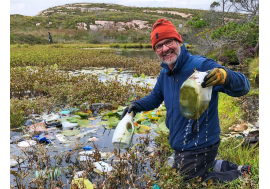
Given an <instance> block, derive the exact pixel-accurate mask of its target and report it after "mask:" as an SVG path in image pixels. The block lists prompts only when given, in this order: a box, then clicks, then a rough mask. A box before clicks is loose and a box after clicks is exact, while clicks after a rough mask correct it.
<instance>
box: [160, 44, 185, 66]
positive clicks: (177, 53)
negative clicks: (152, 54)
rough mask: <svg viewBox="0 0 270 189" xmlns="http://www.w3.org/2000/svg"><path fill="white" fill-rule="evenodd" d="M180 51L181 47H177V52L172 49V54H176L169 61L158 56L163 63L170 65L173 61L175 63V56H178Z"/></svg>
mask: <svg viewBox="0 0 270 189" xmlns="http://www.w3.org/2000/svg"><path fill="white" fill-rule="evenodd" d="M180 52H181V48H179V52H176V51H174V54H175V55H176V56H175V58H174V59H172V60H171V59H170V60H169V61H165V60H164V59H163V58H161V57H158V58H159V60H161V61H162V62H164V63H165V64H167V65H168V66H171V65H174V64H175V63H176V60H177V58H178V57H179V55H180Z"/></svg>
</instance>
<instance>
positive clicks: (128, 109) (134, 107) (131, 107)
mask: <svg viewBox="0 0 270 189" xmlns="http://www.w3.org/2000/svg"><path fill="white" fill-rule="evenodd" d="M132 111H133V117H135V115H136V113H138V112H140V111H141V110H140V108H139V106H138V105H137V104H135V103H131V104H130V105H129V106H128V107H126V108H125V109H124V111H123V113H122V116H121V119H123V117H125V115H126V113H127V112H128V113H131V112H132Z"/></svg>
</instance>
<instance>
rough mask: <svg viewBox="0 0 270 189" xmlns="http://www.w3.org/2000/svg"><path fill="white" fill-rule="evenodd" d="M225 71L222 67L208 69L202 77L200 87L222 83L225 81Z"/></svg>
mask: <svg viewBox="0 0 270 189" xmlns="http://www.w3.org/2000/svg"><path fill="white" fill-rule="evenodd" d="M226 77H227V72H226V71H225V70H224V69H222V68H214V69H212V70H210V71H208V74H207V75H206V76H205V77H204V79H203V82H202V84H201V85H202V87H203V88H205V87H209V86H214V85H222V84H224V83H225V80H226Z"/></svg>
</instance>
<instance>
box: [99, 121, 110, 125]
mask: <svg viewBox="0 0 270 189" xmlns="http://www.w3.org/2000/svg"><path fill="white" fill-rule="evenodd" d="M97 125H102V126H104V125H109V121H99V122H97Z"/></svg>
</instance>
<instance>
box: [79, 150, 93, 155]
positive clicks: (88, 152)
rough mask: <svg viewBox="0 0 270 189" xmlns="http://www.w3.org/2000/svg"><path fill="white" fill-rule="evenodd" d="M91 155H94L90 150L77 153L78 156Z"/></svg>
mask: <svg viewBox="0 0 270 189" xmlns="http://www.w3.org/2000/svg"><path fill="white" fill-rule="evenodd" d="M93 154H94V151H91V150H88V151H81V152H79V155H93Z"/></svg>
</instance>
